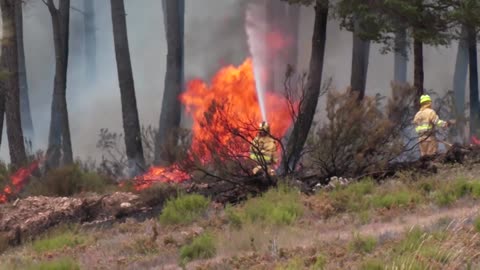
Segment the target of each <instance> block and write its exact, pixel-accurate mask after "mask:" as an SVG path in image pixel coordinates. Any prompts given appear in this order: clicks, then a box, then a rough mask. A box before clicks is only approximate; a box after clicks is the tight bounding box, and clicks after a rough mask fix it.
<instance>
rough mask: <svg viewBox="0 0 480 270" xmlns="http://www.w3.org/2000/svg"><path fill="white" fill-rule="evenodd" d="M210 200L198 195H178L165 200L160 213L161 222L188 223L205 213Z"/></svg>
mask: <svg viewBox="0 0 480 270" xmlns="http://www.w3.org/2000/svg"><path fill="white" fill-rule="evenodd" d="M209 204H210V200H209V199H207V198H205V197H203V196H201V195H198V194H190V195H180V196H178V197H177V198H174V199H169V200H167V202H166V204H165V207H164V208H163V210H162V213H161V215H160V222H161V223H162V224H171V225H172V224H189V223H192V222H194V221H196V220H198V219H199V218H200V217H201V216H203V215H205V213H206V211H207V208H208V205H209Z"/></svg>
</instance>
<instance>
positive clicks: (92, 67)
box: [84, 0, 97, 86]
mask: <svg viewBox="0 0 480 270" xmlns="http://www.w3.org/2000/svg"><path fill="white" fill-rule="evenodd" d="M84 12H85V18H84V19H85V58H86V59H85V60H86V61H85V62H86V68H87V70H86V75H87V83H88V84H89V85H90V86H93V85H95V83H96V81H97V51H96V48H97V47H96V43H97V37H96V34H95V8H94V0H84Z"/></svg>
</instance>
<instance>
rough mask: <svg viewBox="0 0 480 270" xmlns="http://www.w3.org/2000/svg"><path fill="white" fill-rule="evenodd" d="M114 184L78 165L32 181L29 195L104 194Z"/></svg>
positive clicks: (60, 169)
mask: <svg viewBox="0 0 480 270" xmlns="http://www.w3.org/2000/svg"><path fill="white" fill-rule="evenodd" d="M110 184H113V182H112V181H111V180H110V179H108V178H106V177H102V176H101V175H98V174H97V173H93V172H85V171H82V170H81V169H80V167H79V166H78V165H71V166H66V167H62V168H58V169H53V170H51V171H49V172H48V173H47V174H46V175H45V176H44V177H42V178H40V179H36V180H32V181H30V183H29V184H28V185H27V187H26V189H25V193H26V194H27V195H45V196H72V195H74V194H77V193H80V192H98V193H102V192H104V191H105V190H106V188H107V186H108V185H110Z"/></svg>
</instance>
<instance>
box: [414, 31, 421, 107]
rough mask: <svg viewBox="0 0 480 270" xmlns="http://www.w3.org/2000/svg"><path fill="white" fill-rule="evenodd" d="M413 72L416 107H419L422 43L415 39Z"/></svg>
mask: <svg viewBox="0 0 480 270" xmlns="http://www.w3.org/2000/svg"><path fill="white" fill-rule="evenodd" d="M413 57H414V74H413V85H414V87H415V89H416V90H417V99H416V100H415V106H416V108H419V107H420V96H421V95H423V89H424V87H423V43H422V41H420V40H418V39H415V40H414V41H413Z"/></svg>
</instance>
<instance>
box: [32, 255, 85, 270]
mask: <svg viewBox="0 0 480 270" xmlns="http://www.w3.org/2000/svg"><path fill="white" fill-rule="evenodd" d="M27 269H29V270H80V266H79V265H78V263H77V262H76V261H75V260H73V259H71V258H60V259H56V260H53V261H42V262H39V263H35V264H32V265H31V266H29V267H28V268H27Z"/></svg>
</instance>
